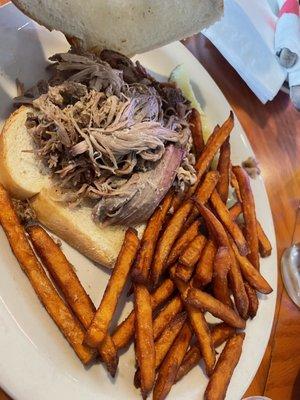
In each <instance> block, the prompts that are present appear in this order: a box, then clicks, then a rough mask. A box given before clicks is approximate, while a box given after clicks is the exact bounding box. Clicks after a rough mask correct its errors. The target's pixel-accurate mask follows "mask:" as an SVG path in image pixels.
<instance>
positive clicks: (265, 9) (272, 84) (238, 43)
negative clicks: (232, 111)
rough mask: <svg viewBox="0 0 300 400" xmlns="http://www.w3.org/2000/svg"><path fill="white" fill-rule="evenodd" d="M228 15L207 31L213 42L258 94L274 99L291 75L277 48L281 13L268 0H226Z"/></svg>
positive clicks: (262, 98)
mask: <svg viewBox="0 0 300 400" xmlns="http://www.w3.org/2000/svg"><path fill="white" fill-rule="evenodd" d="M224 8H225V9H224V17H223V18H222V19H221V20H220V21H219V22H216V23H215V24H214V25H212V26H211V27H209V28H207V29H205V30H203V34H204V35H205V36H206V37H207V38H208V39H209V40H211V41H212V42H213V44H214V45H215V46H216V47H217V48H218V49H219V51H220V52H221V53H222V54H223V56H224V57H225V58H226V59H227V60H228V61H229V63H230V64H231V65H232V66H233V67H234V68H235V69H236V71H237V72H238V73H239V74H240V76H241V77H242V78H243V79H244V81H245V82H246V83H247V85H248V86H249V87H250V89H251V90H252V91H253V92H254V93H255V94H256V96H257V97H258V98H259V99H260V100H261V101H262V102H263V103H266V102H267V101H268V100H272V99H273V98H274V96H275V95H276V94H277V93H278V91H279V90H280V88H281V86H282V84H283V82H284V81H285V79H286V77H287V70H286V69H284V68H283V67H281V66H280V64H279V62H278V60H277V58H276V56H275V50H274V31H275V27H276V23H277V17H276V16H275V15H274V13H273V12H272V10H271V8H270V5H269V3H268V1H267V0H251V1H249V0H225V1H224Z"/></svg>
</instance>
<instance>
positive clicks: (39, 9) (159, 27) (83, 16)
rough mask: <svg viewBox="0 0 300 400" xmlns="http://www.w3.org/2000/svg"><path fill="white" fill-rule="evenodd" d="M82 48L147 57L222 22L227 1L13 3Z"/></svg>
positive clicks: (57, 0) (62, 0)
mask: <svg viewBox="0 0 300 400" xmlns="http://www.w3.org/2000/svg"><path fill="white" fill-rule="evenodd" d="M13 3H14V4H15V5H16V6H17V7H19V8H20V9H21V10H22V11H23V12H24V13H25V14H27V15H28V16H30V17H31V18H33V19H35V20H36V21H37V22H39V23H41V24H42V25H44V26H46V27H47V28H48V29H50V30H53V29H55V30H59V31H61V32H63V33H64V34H65V35H66V36H67V37H68V38H69V40H70V41H71V42H72V43H73V44H74V45H75V46H77V47H78V48H80V49H82V50H89V51H99V50H102V49H110V50H115V51H119V52H121V53H123V54H125V55H127V56H132V55H134V54H138V53H143V52H145V51H148V50H152V49H154V48H157V47H160V46H163V45H165V44H167V43H170V42H173V41H175V40H180V39H183V38H186V37H188V36H191V35H192V34H194V33H198V32H200V31H201V30H202V29H204V28H206V27H208V26H209V25H210V24H212V23H213V22H215V21H216V20H218V19H219V18H220V17H221V15H222V13H223V0H184V1H182V0H163V1H161V0H101V1H100V0H86V1H84V2H82V0H72V1H65V0H55V1H54V0H13Z"/></svg>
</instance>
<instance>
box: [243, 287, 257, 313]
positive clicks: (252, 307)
mask: <svg viewBox="0 0 300 400" xmlns="http://www.w3.org/2000/svg"><path fill="white" fill-rule="evenodd" d="M245 289H246V293H247V296H248V299H249V311H248V313H249V317H250V318H254V317H255V315H256V314H257V310H258V305H259V304H258V298H257V294H256V291H255V290H254V289H253V287H252V286H250V285H249V283H248V282H245Z"/></svg>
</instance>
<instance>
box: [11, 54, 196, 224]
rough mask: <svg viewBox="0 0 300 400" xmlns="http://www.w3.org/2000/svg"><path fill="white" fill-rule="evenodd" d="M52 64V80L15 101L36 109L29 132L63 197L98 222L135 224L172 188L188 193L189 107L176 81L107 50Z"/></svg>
mask: <svg viewBox="0 0 300 400" xmlns="http://www.w3.org/2000/svg"><path fill="white" fill-rule="evenodd" d="M51 61H53V63H52V64H51V65H50V67H49V70H50V74H51V77H50V79H49V81H48V82H39V83H38V85H37V86H35V87H34V88H31V89H30V90H28V91H27V92H25V93H24V94H23V95H22V96H19V97H18V98H17V99H16V102H17V103H19V104H20V103H23V104H27V105H28V104H30V105H32V109H31V112H30V113H28V116H27V121H26V127H27V129H28V131H29V133H30V136H31V137H32V139H33V142H34V152H35V153H36V154H37V156H38V158H39V159H40V160H41V161H42V163H43V165H44V166H45V167H46V169H47V171H48V172H49V173H50V175H51V178H52V179H53V182H54V184H55V185H56V186H57V187H59V189H60V190H59V197H58V200H60V201H64V202H68V203H69V204H70V206H74V205H77V204H78V203H80V202H81V201H83V200H86V199H88V201H89V202H91V203H92V204H93V208H92V210H93V211H92V214H93V217H94V218H95V219H96V220H100V221H104V222H106V223H107V224H122V225H134V224H137V223H141V222H143V221H146V220H147V219H148V218H149V217H150V216H151V214H152V213H153V211H154V210H155V208H156V207H157V206H158V204H159V203H160V202H161V200H162V198H163V197H164V196H165V194H166V193H167V191H168V190H169V189H170V187H171V186H172V185H173V186H174V187H175V190H179V191H183V190H185V189H186V188H187V187H188V186H190V185H192V184H193V183H194V181H195V170H194V168H193V164H194V162H195V159H194V156H193V153H192V152H191V148H192V140H191V133H190V129H189V123H188V116H189V113H190V111H191V107H190V104H189V102H188V101H187V100H186V99H185V98H184V97H183V95H182V93H181V91H180V90H179V89H178V88H177V87H176V86H175V84H172V83H162V82H158V81H156V80H155V79H154V78H153V77H152V76H150V75H149V74H148V72H147V71H146V70H145V68H144V67H143V66H142V65H141V64H140V63H139V62H136V63H133V62H132V61H131V60H130V59H129V58H127V57H125V56H123V55H121V54H119V53H116V52H113V51H108V50H104V51H102V52H101V53H100V55H99V56H96V55H94V54H89V53H84V54H75V53H73V52H69V53H63V54H56V55H54V56H53V57H51Z"/></svg>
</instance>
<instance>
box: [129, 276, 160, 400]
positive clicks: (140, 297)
mask: <svg viewBox="0 0 300 400" xmlns="http://www.w3.org/2000/svg"><path fill="white" fill-rule="evenodd" d="M134 309H135V353H136V359H137V363H138V366H139V371H140V383H141V392H142V396H143V398H146V397H147V395H148V393H149V392H150V391H151V390H152V387H153V384H154V380H155V347H154V338H153V322H152V306H151V297H150V294H149V292H148V289H147V288H146V286H145V285H142V284H135V286H134Z"/></svg>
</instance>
